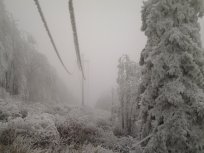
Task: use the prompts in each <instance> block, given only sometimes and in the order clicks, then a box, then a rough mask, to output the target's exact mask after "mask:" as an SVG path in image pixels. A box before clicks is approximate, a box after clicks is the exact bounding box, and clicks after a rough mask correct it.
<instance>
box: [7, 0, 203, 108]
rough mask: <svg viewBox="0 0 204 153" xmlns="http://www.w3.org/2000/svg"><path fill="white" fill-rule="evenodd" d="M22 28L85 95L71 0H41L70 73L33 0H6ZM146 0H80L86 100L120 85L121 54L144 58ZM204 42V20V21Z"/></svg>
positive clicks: (77, 92)
mask: <svg viewBox="0 0 204 153" xmlns="http://www.w3.org/2000/svg"><path fill="white" fill-rule="evenodd" d="M4 1H5V4H6V8H7V10H8V11H9V12H10V13H11V16H13V17H14V19H16V24H17V26H18V28H19V29H20V30H21V31H22V34H23V35H24V34H25V35H26V34H27V33H30V34H31V35H33V37H34V38H35V40H36V42H37V46H36V47H37V48H38V50H39V52H41V53H43V54H45V55H46V56H47V58H48V60H49V62H50V64H51V65H53V66H54V67H55V68H56V69H57V71H58V73H59V75H60V77H61V78H62V79H64V80H65V82H66V83H67V85H68V87H69V89H70V92H71V93H72V94H73V95H74V96H75V97H77V98H78V100H80V98H81V73H80V71H79V69H78V66H77V62H76V60H77V59H76V55H75V50H74V42H73V35H72V30H71V23H70V17H69V11H68V1H67V0H60V1H59V0H40V4H41V6H42V9H43V12H44V15H45V18H46V20H47V22H48V25H49V28H50V30H51V33H52V35H53V37H54V40H55V42H56V45H57V47H58V49H59V52H60V55H61V57H62V59H63V61H64V63H65V64H66V66H67V67H68V68H69V70H70V71H71V73H72V75H68V74H67V73H66V72H65V71H64V69H63V67H62V66H61V64H60V62H59V61H58V59H57V56H56V55H55V52H54V50H53V48H52V46H51V43H50V41H49V39H48V36H47V33H46V31H45V29H44V27H43V23H42V21H41V19H40V16H39V14H38V12H37V9H36V6H35V4H34V1H33V0H17V1H14V0H4ZM142 1H143V0H81V1H79V0H74V8H75V16H76V21H77V30H78V37H79V44H80V49H81V54H82V55H83V57H84V59H85V63H84V65H85V70H86V72H85V75H86V86H85V88H86V89H85V92H86V93H85V98H86V99H85V103H86V104H89V105H91V106H92V105H93V104H95V102H96V101H97V99H98V98H99V97H100V96H101V95H102V94H104V92H105V91H110V89H111V88H112V87H116V78H117V65H118V59H119V57H120V56H121V55H122V54H128V55H129V56H130V57H131V59H132V60H135V61H138V60H139V58H140V52H141V50H142V49H143V48H144V46H145V43H146V37H145V35H144V33H143V32H141V30H140V29H141V28H140V27H141V13H140V11H141V7H142ZM200 23H201V29H202V33H201V36H202V40H203V43H204V20H202V21H200Z"/></svg>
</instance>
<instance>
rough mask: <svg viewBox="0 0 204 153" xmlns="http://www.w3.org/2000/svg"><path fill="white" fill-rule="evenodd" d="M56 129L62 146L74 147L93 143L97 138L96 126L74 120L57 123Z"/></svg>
mask: <svg viewBox="0 0 204 153" xmlns="http://www.w3.org/2000/svg"><path fill="white" fill-rule="evenodd" d="M56 126H57V129H58V131H59V134H60V137H61V139H62V142H63V143H64V144H74V145H76V146H78V145H82V144H84V143H87V142H89V143H95V142H96V138H97V137H98V130H97V128H96V126H94V125H92V124H88V123H85V122H82V121H80V120H75V119H67V120H66V121H65V122H61V123H58V124H57V125H56Z"/></svg>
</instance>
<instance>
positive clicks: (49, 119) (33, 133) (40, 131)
mask: <svg viewBox="0 0 204 153" xmlns="http://www.w3.org/2000/svg"><path fill="white" fill-rule="evenodd" d="M54 120H55V119H54V116H52V115H50V114H47V113H43V114H39V115H37V114H35V115H32V116H28V117H27V118H26V122H27V124H28V125H29V127H30V129H29V135H30V137H31V138H32V140H33V141H34V145H36V146H40V147H47V146H49V145H56V144H58V143H59V139H60V137H59V133H58V131H57V128H56V127H55V121H54Z"/></svg>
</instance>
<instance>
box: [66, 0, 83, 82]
mask: <svg viewBox="0 0 204 153" xmlns="http://www.w3.org/2000/svg"><path fill="white" fill-rule="evenodd" d="M68 5H69V13H70V19H71V24H72V31H73V38H74V46H75V51H76V56H77V62H78V65H79V67H80V69H81V72H82V76H83V78H84V79H85V74H84V68H83V63H82V59H81V54H80V47H79V40H78V35H77V28H76V20H75V14H74V7H73V2H72V0H69V4H68Z"/></svg>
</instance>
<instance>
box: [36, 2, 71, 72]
mask: <svg viewBox="0 0 204 153" xmlns="http://www.w3.org/2000/svg"><path fill="white" fill-rule="evenodd" d="M34 2H35V4H36V6H37V9H38V12H39V14H40V17H41V20H42V22H43V24H44V27H45V29H46V31H47V34H48V36H49V39H50V41H51V44H52V46H53V48H54V50H55V53H56V55H57V57H58V59H59V61H60V62H61V64H62V66H63V67H64V69H65V70H66V72H67V73H68V74H71V73H70V71H69V70H68V69H67V67H66V66H65V64H64V62H63V61H62V58H61V57H60V54H59V51H58V49H57V47H56V45H55V42H54V39H53V37H52V35H51V32H50V30H49V27H48V24H47V22H46V20H45V17H44V14H43V12H42V9H41V7H40V3H39V1H38V0H34Z"/></svg>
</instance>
